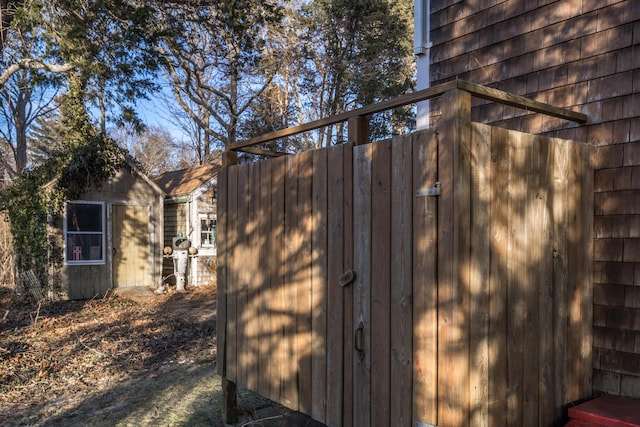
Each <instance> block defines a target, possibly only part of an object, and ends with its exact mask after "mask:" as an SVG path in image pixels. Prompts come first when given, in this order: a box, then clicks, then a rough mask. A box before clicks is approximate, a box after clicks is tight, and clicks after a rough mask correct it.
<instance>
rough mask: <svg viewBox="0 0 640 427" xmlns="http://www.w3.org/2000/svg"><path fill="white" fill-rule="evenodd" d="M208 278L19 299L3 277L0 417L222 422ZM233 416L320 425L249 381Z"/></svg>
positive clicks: (89, 422)
mask: <svg viewBox="0 0 640 427" xmlns="http://www.w3.org/2000/svg"><path fill="white" fill-rule="evenodd" d="M215 315H216V304H215V286H204V287H199V288H192V289H190V290H189V291H188V292H187V293H184V294H181V293H176V292H168V293H166V294H164V295H155V294H153V293H152V292H151V291H150V290H148V289H139V290H136V291H135V292H129V293H124V292H123V293H121V294H120V295H117V294H116V295H111V296H108V297H106V298H102V299H94V300H89V301H67V302H49V303H43V304H36V303H34V302H25V301H23V300H21V299H20V298H17V297H16V296H15V295H14V294H13V290H12V288H11V287H9V286H6V285H5V286H3V285H0V425H3V426H27V425H29V426H75V425H85V426H221V425H222V420H221V418H220V404H219V403H220V377H218V376H217V375H216V373H215V366H216V341H215V336H216V329H215V328H216V322H215ZM238 406H239V408H238V410H239V411H238V412H239V419H238V422H237V423H236V424H235V425H236V426H285V425H288V426H307V425H308V426H311V425H314V426H317V425H318V423H315V422H313V421H311V420H309V419H307V418H306V417H304V416H301V415H300V414H297V413H294V412H292V411H289V410H287V409H286V408H283V407H281V406H279V405H276V404H274V403H273V402H270V401H268V400H267V399H264V398H262V397H260V396H258V395H257V394H255V393H251V392H249V391H246V390H241V391H240V392H239V401H238Z"/></svg>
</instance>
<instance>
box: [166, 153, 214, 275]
mask: <svg viewBox="0 0 640 427" xmlns="http://www.w3.org/2000/svg"><path fill="white" fill-rule="evenodd" d="M219 170H220V166H219V165H213V164H205V165H199V166H195V167H191V168H186V169H180V170H176V171H169V172H165V173H163V174H161V175H159V176H158V177H156V178H155V182H156V183H157V184H158V186H159V187H160V188H161V189H162V190H163V191H164V192H165V194H166V196H165V199H164V244H165V245H169V246H170V245H171V243H172V240H173V238H174V237H176V236H177V235H178V234H179V233H181V234H182V235H183V236H186V237H187V238H188V239H189V240H190V241H191V246H193V247H195V248H197V249H198V256H197V257H195V258H193V259H192V260H191V262H190V264H189V265H190V267H189V274H188V275H187V280H186V281H187V285H192V286H199V285H208V284H212V283H214V282H215V280H216V259H217V258H216V257H217V248H216V231H217V226H216V223H217V203H216V201H217V185H218V172H219ZM172 273H173V262H172V260H171V259H170V258H165V260H164V264H163V277H165V278H166V279H165V281H166V282H168V283H171V284H175V278H174V277H173V276H172Z"/></svg>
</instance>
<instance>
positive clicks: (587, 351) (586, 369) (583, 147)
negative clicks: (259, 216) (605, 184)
mask: <svg viewBox="0 0 640 427" xmlns="http://www.w3.org/2000/svg"><path fill="white" fill-rule="evenodd" d="M574 144H577V145H578V146H579V148H580V150H579V154H580V159H578V160H577V161H579V162H580V163H581V164H582V174H581V181H580V186H581V188H580V191H581V193H582V198H581V201H582V205H581V206H580V208H579V211H578V212H579V215H582V217H583V218H584V220H583V223H582V232H581V236H582V242H581V243H580V248H581V252H580V254H581V255H582V259H581V262H582V267H581V268H580V271H581V272H582V278H581V284H580V293H581V294H582V308H581V312H582V324H581V332H580V335H581V336H583V337H584V339H583V342H582V348H581V355H580V356H581V357H580V360H581V361H582V372H581V375H580V377H581V378H580V384H581V390H580V398H584V397H587V396H590V395H591V390H592V383H593V381H592V375H593V369H592V366H593V326H592V325H593V237H594V231H593V229H594V192H593V188H594V187H593V186H594V171H593V164H592V153H593V150H592V146H591V145H589V144H587V143H577V142H574Z"/></svg>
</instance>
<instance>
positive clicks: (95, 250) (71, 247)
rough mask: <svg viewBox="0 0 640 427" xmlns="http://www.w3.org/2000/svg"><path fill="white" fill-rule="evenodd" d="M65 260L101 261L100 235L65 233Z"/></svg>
mask: <svg viewBox="0 0 640 427" xmlns="http://www.w3.org/2000/svg"><path fill="white" fill-rule="evenodd" d="M66 246H67V254H66V255H67V261H101V260H102V259H103V256H102V235H101V234H82V233H67V245H66Z"/></svg>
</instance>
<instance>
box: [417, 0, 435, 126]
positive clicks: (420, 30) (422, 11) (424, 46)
mask: <svg viewBox="0 0 640 427" xmlns="http://www.w3.org/2000/svg"><path fill="white" fill-rule="evenodd" d="M430 18H431V7H430V0H415V2H414V14H413V27H414V31H413V53H414V55H415V56H416V74H417V75H416V78H417V82H416V90H422V89H426V88H428V87H429V86H430V76H429V64H430V50H431V41H430V40H431V38H430V35H429V33H430V30H431V28H430V22H429V21H430ZM428 127H429V101H428V100H427V101H421V102H418V104H417V106H416V129H418V130H420V129H426V128H428Z"/></svg>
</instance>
